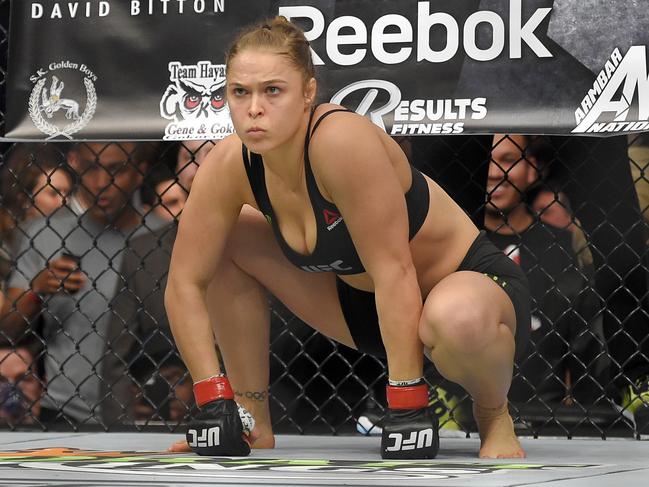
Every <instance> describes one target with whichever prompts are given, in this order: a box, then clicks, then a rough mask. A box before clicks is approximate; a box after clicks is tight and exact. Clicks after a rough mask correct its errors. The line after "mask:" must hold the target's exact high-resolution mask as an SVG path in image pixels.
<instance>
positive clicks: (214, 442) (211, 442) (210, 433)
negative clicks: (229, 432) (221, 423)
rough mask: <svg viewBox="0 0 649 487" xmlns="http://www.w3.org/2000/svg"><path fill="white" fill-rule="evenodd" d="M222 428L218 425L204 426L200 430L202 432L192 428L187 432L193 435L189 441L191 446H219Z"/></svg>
mask: <svg viewBox="0 0 649 487" xmlns="http://www.w3.org/2000/svg"><path fill="white" fill-rule="evenodd" d="M220 430H221V428H219V427H218V426H215V427H214V428H203V429H202V430H200V434H198V432H197V431H196V430H194V429H190V430H189V431H188V432H187V434H188V435H190V436H191V440H190V441H189V446H191V447H199V448H200V447H206V446H218V445H220V444H221V442H220V438H219V435H220Z"/></svg>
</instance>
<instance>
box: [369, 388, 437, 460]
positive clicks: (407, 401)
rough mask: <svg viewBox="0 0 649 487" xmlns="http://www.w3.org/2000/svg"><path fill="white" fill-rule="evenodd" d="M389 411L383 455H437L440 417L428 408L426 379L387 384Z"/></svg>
mask: <svg viewBox="0 0 649 487" xmlns="http://www.w3.org/2000/svg"><path fill="white" fill-rule="evenodd" d="M387 399H388V413H387V415H386V416H385V420H384V422H383V433H382V436H381V458H385V459H397V460H415V459H426V458H435V456H437V451H438V450H439V431H438V420H437V418H436V417H435V416H434V415H432V414H431V413H430V411H429V409H428V386H427V385H426V383H423V384H417V385H409V386H390V385H389V386H387Z"/></svg>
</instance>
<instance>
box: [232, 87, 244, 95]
mask: <svg viewBox="0 0 649 487" xmlns="http://www.w3.org/2000/svg"><path fill="white" fill-rule="evenodd" d="M232 93H234V95H235V96H242V95H245V94H246V90H244V89H243V88H234V89H233V90H232Z"/></svg>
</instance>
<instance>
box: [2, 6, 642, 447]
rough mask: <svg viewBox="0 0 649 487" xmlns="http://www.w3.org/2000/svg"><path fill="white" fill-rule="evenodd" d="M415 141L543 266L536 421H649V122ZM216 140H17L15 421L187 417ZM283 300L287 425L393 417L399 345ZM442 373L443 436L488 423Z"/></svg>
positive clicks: (12, 282) (619, 427) (13, 172)
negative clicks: (183, 238) (173, 285)
mask: <svg viewBox="0 0 649 487" xmlns="http://www.w3.org/2000/svg"><path fill="white" fill-rule="evenodd" d="M8 4H9V2H8V1H6V0H4V1H3V0H0V14H1V15H2V17H1V18H2V19H3V22H2V26H0V44H2V46H0V52H2V53H3V55H6V52H7V48H6V42H7V32H6V30H5V27H6V25H7V24H6V18H7V11H8ZM3 26H4V27H3ZM0 62H1V63H2V65H1V66H0V91H1V92H2V95H3V96H0V100H2V102H0V103H4V83H5V68H4V67H5V66H6V59H4V58H3V59H1V60H0ZM0 110H2V114H0V115H1V116H0V124H2V123H3V120H4V115H3V114H4V105H1V106H0ZM0 129H1V128H0ZM398 142H399V143H400V145H401V146H402V148H403V149H404V151H405V152H406V153H407V155H408V156H409V158H410V160H411V161H412V162H413V164H414V165H415V166H417V167H418V168H419V169H420V170H422V171H423V172H424V173H425V174H427V175H429V176H431V177H432V178H434V179H435V180H436V181H437V182H438V183H439V184H440V185H441V186H442V187H443V188H444V189H445V190H446V191H447V192H448V193H449V194H450V195H451V196H452V197H453V198H454V199H455V200H456V201H457V202H458V203H459V204H460V205H461V206H462V208H463V209H464V210H465V211H466V212H467V214H469V215H470V216H471V218H472V219H473V221H474V222H475V223H476V225H477V226H478V227H480V228H484V229H485V230H486V231H487V233H488V234H489V236H490V237H491V238H492V240H493V241H494V242H495V243H496V244H497V245H498V246H499V247H500V248H501V249H502V250H503V252H505V253H506V254H507V255H509V256H510V258H512V259H513V260H514V261H516V262H517V263H518V264H519V265H521V267H522V268H523V270H524V271H525V272H526V274H527V275H528V277H529V279H530V284H531V291H532V297H533V303H532V314H533V319H532V340H531V342H530V345H529V347H528V349H527V351H526V353H525V354H524V357H523V358H522V359H521V360H520V361H519V362H518V363H517V364H516V370H515V374H514V375H515V377H514V381H513V384H512V388H511V391H510V408H511V411H512V415H513V417H514V418H515V424H516V427H517V429H518V431H519V432H520V433H522V434H529V435H534V436H536V435H557V434H558V435H562V436H568V437H572V436H575V435H596V436H601V437H610V436H633V435H636V434H639V433H645V434H649V413H648V411H649V401H648V399H649V397H648V396H649V383H648V381H649V379H648V378H649V351H648V350H649V340H648V339H647V335H648V331H649V326H648V323H649V321H648V316H647V306H646V304H647V303H646V301H647V288H648V281H647V272H646V271H647V267H646V258H647V256H646V253H647V252H646V249H647V239H648V237H649V233H648V232H647V223H646V221H647V220H646V219H647V217H648V216H649V209H648V206H649V181H648V180H647V178H646V175H645V171H646V169H647V165H648V164H649V137H648V136H645V135H640V136H630V137H614V138H608V139H597V138H575V137H539V136H534V137H531V136H516V135H511V136H508V135H495V136H453V137H434V138H430V137H414V138H401V139H399V140H398ZM212 146H213V142H210V141H207V142H185V143H168V142H160V143H151V142H146V143H118V142H115V143H87V144H85V143H79V144H73V143H69V144H63V143H30V144H24V143H15V144H9V143H4V144H2V146H1V147H0V189H1V192H0V198H1V203H0V237H1V239H2V246H1V249H0V254H1V255H0V270H1V272H2V282H3V294H2V299H1V301H2V308H1V312H0V423H1V424H2V427H3V428H9V429H16V428H21V429H22V428H36V429H72V430H89V429H106V430H113V431H115V430H124V429H126V430H132V429H140V430H141V429H143V430H149V429H158V430H159V429H164V430H169V431H175V430H179V429H182V425H183V424H184V422H185V421H186V420H187V418H188V416H189V415H191V414H193V413H194V412H195V411H196V410H195V406H194V404H193V397H192V388H191V379H190V378H189V377H188V375H187V372H186V370H185V368H184V365H183V363H182V360H181V359H180V357H179V356H178V353H177V351H176V349H175V346H174V342H173V338H172V336H171V333H170V330H169V325H168V321H167V317H166V314H165V310H164V305H163V294H164V287H165V281H166V274H167V271H168V267H169V260H170V253H171V248H172V246H173V241H174V238H175V234H176V223H177V220H178V217H179V216H180V214H181V211H182V207H183V205H184V203H185V201H186V199H187V196H188V194H189V191H190V188H191V184H192V181H193V177H194V174H195V172H196V168H197V167H198V165H199V164H200V163H201V162H202V160H203V159H204V157H205V154H206V153H207V152H208V151H209V150H210V149H211V148H212ZM269 305H270V307H271V354H270V366H271V367H270V371H271V384H270V390H269V397H270V405H271V414H272V418H273V423H274V427H275V429H276V431H277V432H284V433H310V434H312V433H316V434H348V433H351V432H354V431H359V432H362V433H365V434H375V433H376V432H378V431H379V430H378V428H377V427H380V421H381V417H382V415H383V412H384V408H385V392H384V386H385V383H386V381H387V376H386V365H385V361H384V360H382V359H380V358H376V357H372V356H370V355H365V354H361V353H358V352H356V351H354V350H351V349H349V348H346V347H344V346H341V345H338V344H336V343H334V342H332V341H331V340H329V339H327V338H326V337H323V336H322V335H320V334H319V333H317V332H315V331H313V330H312V329H310V328H309V327H308V326H306V325H305V324H304V323H302V322H300V321H299V320H298V319H297V318H295V317H294V316H293V315H292V314H291V313H290V312H289V311H288V310H287V309H286V308H285V307H284V306H283V305H282V304H281V303H280V302H278V301H277V300H275V299H274V298H272V297H269ZM426 379H427V380H428V382H429V383H430V386H431V394H430V405H431V407H432V408H433V410H434V411H435V413H436V414H437V415H438V416H439V417H440V424H441V428H442V432H443V434H446V435H450V436H458V435H460V436H462V435H466V434H468V433H470V432H472V431H475V429H476V427H475V424H474V421H473V418H472V414H471V401H470V398H469V397H468V396H467V395H466V393H465V392H464V391H463V390H461V388H459V386H457V385H455V384H453V383H450V382H448V381H446V380H444V379H443V378H442V377H440V376H439V374H438V373H437V372H436V371H435V368H434V367H433V366H432V364H428V365H427V367H426Z"/></svg>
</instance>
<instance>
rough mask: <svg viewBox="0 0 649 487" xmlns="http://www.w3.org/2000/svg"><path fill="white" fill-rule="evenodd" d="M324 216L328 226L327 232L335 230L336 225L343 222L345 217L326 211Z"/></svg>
mask: <svg viewBox="0 0 649 487" xmlns="http://www.w3.org/2000/svg"><path fill="white" fill-rule="evenodd" d="M322 214H323V215H324V219H325V223H326V224H327V230H329V231H331V230H333V229H334V228H335V227H336V225H338V224H339V223H340V222H341V221H343V217H342V216H340V214H339V213H336V212H335V211H329V210H324V211H323V212H322Z"/></svg>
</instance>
